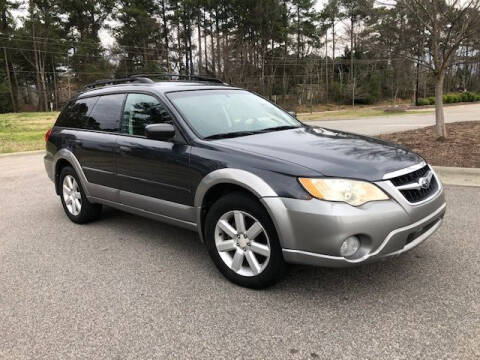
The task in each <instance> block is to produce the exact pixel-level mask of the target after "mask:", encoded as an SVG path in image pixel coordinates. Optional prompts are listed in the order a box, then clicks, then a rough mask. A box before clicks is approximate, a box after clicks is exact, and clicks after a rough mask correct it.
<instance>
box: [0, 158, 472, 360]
mask: <svg viewBox="0 0 480 360" xmlns="http://www.w3.org/2000/svg"><path fill="white" fill-rule="evenodd" d="M41 156H42V155H41V154H34V155H26V156H13V157H2V158H0V194H1V196H0V358H1V359H16V360H18V359H68V358H77V359H154V358H179V359H188V358H249V359H261V358H271V359H317V358H319V359H338V358H345V359H359V358H363V359H365V358H371V359H392V358H396V359H414V358H415V359H421V358H425V359H478V358H480V301H479V297H480V265H479V264H480V263H479V260H478V259H479V258H480V247H479V243H480V241H479V240H480V238H479V235H478V221H479V218H478V214H479V213H480V188H468V187H448V188H447V191H446V195H447V199H448V202H449V209H448V211H447V216H446V220H445V224H444V226H443V227H442V228H441V229H440V230H439V232H438V233H437V234H436V235H434V236H433V237H432V238H431V239H429V240H428V241H427V242H425V243H424V244H422V245H420V246H419V247H418V248H416V249H415V250H413V251H411V252H409V253H407V254H405V255H404V256H402V257H399V258H395V259H390V260H387V261H384V262H381V263H377V264H371V265H366V266H361V267H358V268H353V269H324V268H312V267H303V266H294V267H292V268H291V271H290V273H289V275H288V276H287V277H286V279H285V280H284V281H283V282H282V283H280V284H279V285H277V286H275V287H273V288H270V289H268V290H265V291H254V290H247V289H243V288H240V287H237V286H235V285H232V284H231V283H229V282H228V281H226V280H224V278H223V277H222V276H221V275H220V274H219V273H218V272H217V271H216V269H215V268H214V266H213V265H212V263H211V262H210V260H209V258H208V256H207V252H206V250H205V248H204V246H203V245H202V244H201V243H200V242H199V241H198V238H197V237H196V236H195V235H194V234H193V233H191V232H188V231H185V230H182V229H177V228H174V227H171V226H168V225H164V224H161V223H157V222H154V221H151V220H148V219H143V218H140V217H136V216H132V215H128V214H125V213H122V212H120V211H116V210H112V209H106V210H105V211H104V216H103V218H102V219H101V220H99V221H97V222H95V223H91V224H88V225H75V224H73V223H71V222H70V221H69V220H68V219H67V217H66V216H65V215H64V213H63V209H62V207H61V205H60V201H59V199H58V197H57V196H56V195H55V194H54V189H53V185H52V183H51V182H50V180H49V179H48V178H47V176H46V174H45V172H44V170H43V164H42V158H41Z"/></svg>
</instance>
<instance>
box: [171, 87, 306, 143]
mask: <svg viewBox="0 0 480 360" xmlns="http://www.w3.org/2000/svg"><path fill="white" fill-rule="evenodd" d="M167 96H168V98H169V99H170V100H171V101H172V102H173V104H174V105H175V107H176V108H177V110H179V111H180V113H181V114H182V116H183V117H184V118H185V120H186V121H187V122H188V123H189V125H190V126H191V128H192V129H193V130H194V131H195V133H197V135H199V136H200V137H201V138H203V139H219V138H225V137H235V136H245V135H253V134H257V133H262V132H269V131H276V130H286V129H291V128H298V127H301V126H302V123H300V122H299V121H298V120H296V119H295V118H294V117H292V116H291V115H290V114H288V113H287V112H285V111H283V110H281V109H280V108H278V107H276V106H275V105H273V104H272V103H270V102H268V101H267V100H265V99H263V98H262V97H260V96H257V95H255V94H252V93H250V92H248V91H244V90H196V91H182V92H171V93H168V94H167Z"/></svg>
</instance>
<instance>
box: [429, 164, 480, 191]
mask: <svg viewBox="0 0 480 360" xmlns="http://www.w3.org/2000/svg"><path fill="white" fill-rule="evenodd" d="M433 168H434V169H435V171H436V172H437V174H438V176H439V177H440V180H442V183H444V184H445V185H459V186H478V187H480V168H460V167H447V166H434V167H433Z"/></svg>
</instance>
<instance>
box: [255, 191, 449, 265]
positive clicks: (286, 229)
mask: <svg viewBox="0 0 480 360" xmlns="http://www.w3.org/2000/svg"><path fill="white" fill-rule="evenodd" d="M395 196H396V195H395ZM262 202H263V204H264V206H265V207H266V208H267V209H268V210H269V212H270V215H271V216H272V218H273V220H274V222H275V225H276V228H277V231H278V233H279V238H280V242H281V245H282V248H283V255H284V258H285V260H286V261H287V262H290V263H298V264H307V265H318V266H328V267H345V266H354V265H357V264H361V263H365V262H370V261H374V260H377V259H380V258H383V257H387V256H392V255H398V254H400V253H402V252H405V251H408V250H410V249H412V248H413V247H415V246H417V245H419V244H420V243H421V242H423V241H424V240H426V239H427V238H428V237H430V236H431V235H432V234H433V233H434V232H435V231H436V230H437V229H438V228H439V227H440V225H441V223H442V219H443V216H444V214H445V211H446V204H445V198H444V194H443V189H442V188H441V189H440V190H439V191H438V192H437V193H436V194H435V196H434V197H432V198H431V199H430V200H429V201H428V202H425V203H422V204H420V205H418V206H416V205H409V204H406V203H405V202H403V201H396V199H395V197H392V199H391V200H388V201H376V202H370V203H367V204H364V205H362V206H359V207H353V206H350V205H348V204H345V203H340V202H338V203H337V202H328V201H322V200H316V199H312V200H308V201H305V200H295V199H286V198H263V199H262ZM350 236H356V237H357V238H358V239H360V242H361V247H360V250H359V251H358V252H357V254H356V255H354V256H352V257H351V258H345V257H342V256H341V255H340V247H341V245H342V243H343V241H344V240H345V239H347V238H348V237H350Z"/></svg>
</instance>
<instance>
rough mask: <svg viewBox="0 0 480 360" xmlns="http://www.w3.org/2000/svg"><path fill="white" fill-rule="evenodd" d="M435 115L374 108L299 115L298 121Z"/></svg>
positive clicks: (429, 111)
mask: <svg viewBox="0 0 480 360" xmlns="http://www.w3.org/2000/svg"><path fill="white" fill-rule="evenodd" d="M425 113H433V110H409V111H399V112H385V111H383V110H379V109H373V108H359V109H358V110H351V109H348V110H335V111H322V112H314V113H312V114H310V113H303V114H298V119H299V120H301V121H315V120H353V119H361V118H364V117H375V116H397V115H410V114H425Z"/></svg>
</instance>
